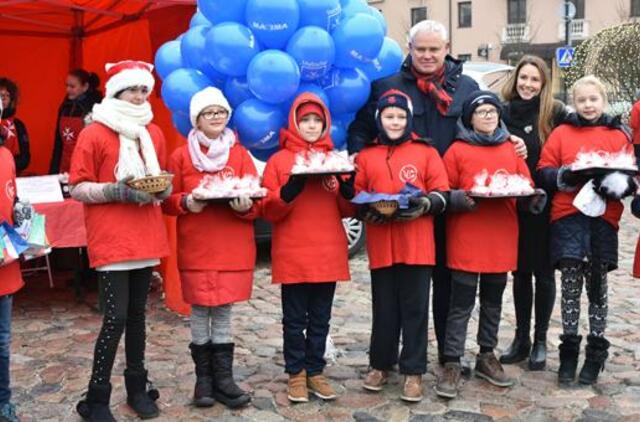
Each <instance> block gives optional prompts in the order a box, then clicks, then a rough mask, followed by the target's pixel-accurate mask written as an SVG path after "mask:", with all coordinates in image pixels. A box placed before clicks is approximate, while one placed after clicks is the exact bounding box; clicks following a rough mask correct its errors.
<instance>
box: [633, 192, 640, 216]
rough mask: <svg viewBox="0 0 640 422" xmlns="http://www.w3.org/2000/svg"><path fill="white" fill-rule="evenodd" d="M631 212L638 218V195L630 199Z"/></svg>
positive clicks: (639, 197) (639, 214)
mask: <svg viewBox="0 0 640 422" xmlns="http://www.w3.org/2000/svg"><path fill="white" fill-rule="evenodd" d="M631 214H633V215H634V216H635V217H636V218H640V196H635V197H634V198H633V201H631Z"/></svg>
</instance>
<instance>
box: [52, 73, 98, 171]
mask: <svg viewBox="0 0 640 422" xmlns="http://www.w3.org/2000/svg"><path fill="white" fill-rule="evenodd" d="M65 83H66V90H67V96H66V97H65V99H64V101H63V102H62V104H61V105H60V108H59V109H58V121H57V124H56V135H55V140H54V143H53V154H52V156H51V164H50V165H49V174H58V173H68V172H69V167H70V166H71V155H72V154H73V149H74V148H75V146H76V140H77V139H78V135H79V134H80V131H81V130H82V128H84V126H85V117H86V116H87V114H89V113H90V112H91V109H92V108H93V105H94V104H95V103H99V102H100V101H101V100H102V92H100V91H99V89H98V87H99V86H100V78H98V75H96V74H95V73H92V72H91V73H90V72H87V71H86V70H84V69H74V70H72V71H71V72H69V74H68V75H67V80H66V82H65Z"/></svg>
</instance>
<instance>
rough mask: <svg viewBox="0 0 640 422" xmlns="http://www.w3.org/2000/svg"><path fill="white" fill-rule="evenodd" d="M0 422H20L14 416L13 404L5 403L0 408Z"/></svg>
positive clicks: (14, 408) (16, 416)
mask: <svg viewBox="0 0 640 422" xmlns="http://www.w3.org/2000/svg"><path fill="white" fill-rule="evenodd" d="M0 421H1V422H5V421H6V422H20V418H18V415H16V407H15V405H14V404H13V403H5V404H3V405H2V406H1V407H0Z"/></svg>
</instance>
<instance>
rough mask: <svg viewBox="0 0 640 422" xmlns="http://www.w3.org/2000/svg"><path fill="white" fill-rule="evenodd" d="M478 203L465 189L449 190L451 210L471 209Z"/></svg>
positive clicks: (462, 210)
mask: <svg viewBox="0 0 640 422" xmlns="http://www.w3.org/2000/svg"><path fill="white" fill-rule="evenodd" d="M477 205H478V204H477V203H476V201H475V200H474V199H473V198H472V197H470V196H469V194H468V193H467V192H466V191H463V190H460V189H456V190H452V191H451V192H449V208H450V209H451V211H458V212H464V211H473V210H474V209H476V206H477Z"/></svg>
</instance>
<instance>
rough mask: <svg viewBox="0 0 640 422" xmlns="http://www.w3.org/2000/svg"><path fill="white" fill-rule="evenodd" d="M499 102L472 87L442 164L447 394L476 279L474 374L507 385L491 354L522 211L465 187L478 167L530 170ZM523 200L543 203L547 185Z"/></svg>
mask: <svg viewBox="0 0 640 422" xmlns="http://www.w3.org/2000/svg"><path fill="white" fill-rule="evenodd" d="M501 112H502V106H501V104H500V100H499V99H498V97H497V96H496V95H495V94H493V93H491V92H489V91H475V92H473V93H472V94H471V95H470V96H469V97H468V98H467V100H466V101H465V103H464V104H463V108H462V116H461V117H460V119H459V121H458V133H457V140H456V141H455V142H454V143H453V145H451V147H449V149H448V150H447V152H446V154H445V156H444V164H445V167H446V169H447V173H448V175H449V183H450V184H451V189H452V192H451V208H450V209H452V210H454V211H455V210H461V211H470V212H460V213H453V214H450V215H449V216H448V220H447V266H448V267H449V268H450V269H451V271H452V276H451V277H452V286H451V308H450V310H449V315H448V317H447V331H446V341H445V350H444V352H445V353H444V358H445V367H444V372H443V373H442V375H441V377H440V378H439V380H438V384H437V386H436V393H437V394H438V395H439V396H441V397H445V398H454V397H456V396H457V394H458V384H459V381H460V376H461V366H460V358H461V357H462V356H463V355H464V351H465V340H466V337H467V327H468V324H469V318H470V317H471V312H472V311H473V308H474V306H475V301H476V291H477V290H478V284H479V290H480V293H479V296H480V321H479V326H478V339H477V341H478V344H479V346H480V352H479V353H478V355H477V357H476V366H475V374H476V375H477V376H478V377H481V378H484V379H486V380H487V381H489V382H490V383H491V384H494V385H496V386H499V387H509V386H511V385H512V384H513V381H512V380H511V379H509V378H508V377H507V376H506V374H505V372H504V370H503V368H502V365H501V364H500V362H499V361H498V359H497V358H496V356H495V354H494V348H495V346H496V345H497V343H498V327H499V325H500V314H501V311H502V294H503V292H504V289H505V286H506V284H507V274H508V272H509V271H513V270H515V269H516V267H517V258H518V257H517V251H518V216H517V212H516V211H517V210H516V200H515V199H513V198H503V199H496V198H494V199H486V200H481V201H478V203H476V202H475V201H474V200H473V199H472V198H470V197H469V196H468V194H467V192H468V191H469V190H471V188H472V187H473V186H474V185H475V183H476V182H475V179H476V177H477V175H478V174H481V173H483V172H487V173H488V174H489V175H493V174H494V173H496V172H498V171H504V172H506V173H507V174H511V175H520V176H525V177H526V178H527V179H529V183H530V184H531V185H533V182H532V181H531V177H530V174H529V169H528V167H527V164H526V162H525V161H524V159H523V158H522V157H519V156H518V155H517V154H516V151H515V149H514V147H513V144H512V143H511V142H508V139H509V133H508V132H507V130H506V127H505V126H504V124H503V123H502V122H501V120H500V114H501ZM539 195H540V196H536V197H535V198H536V199H535V200H530V201H526V202H527V203H526V204H525V205H530V206H532V207H533V208H534V210H535V211H538V212H539V211H541V210H542V207H544V204H545V203H546V197H545V196H543V194H542V193H540V194H539ZM522 202H523V204H524V202H525V201H522Z"/></svg>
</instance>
